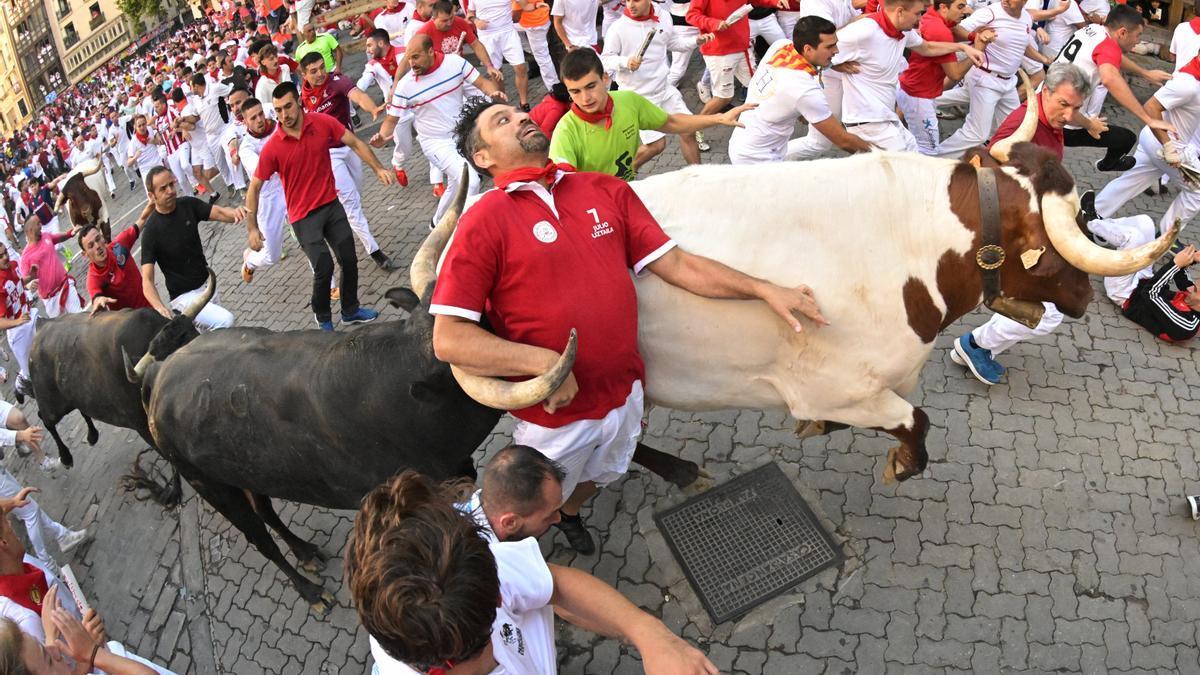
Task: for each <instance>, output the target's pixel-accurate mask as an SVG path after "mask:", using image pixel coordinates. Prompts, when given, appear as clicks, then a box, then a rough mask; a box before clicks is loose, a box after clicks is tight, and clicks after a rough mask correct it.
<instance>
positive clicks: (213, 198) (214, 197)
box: [208, 192, 221, 206]
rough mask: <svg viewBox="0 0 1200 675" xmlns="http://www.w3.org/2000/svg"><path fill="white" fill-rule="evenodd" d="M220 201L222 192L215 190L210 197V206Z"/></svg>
mask: <svg viewBox="0 0 1200 675" xmlns="http://www.w3.org/2000/svg"><path fill="white" fill-rule="evenodd" d="M219 201H221V193H220V192H214V193H212V196H211V197H209V198H208V204H209V206H212V205H213V204H216V203H217V202H219Z"/></svg>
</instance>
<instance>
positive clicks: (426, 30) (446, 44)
mask: <svg viewBox="0 0 1200 675" xmlns="http://www.w3.org/2000/svg"><path fill="white" fill-rule="evenodd" d="M417 32H418V33H421V34H423V35H428V36H429V39H430V40H433V48H434V50H435V51H439V52H441V53H443V54H460V53H462V46H463V44H469V45H470V44H475V40H476V39H477V38H476V37H475V26H472V25H471V24H470V22H468V21H467V20H466V19H464V18H462V17H461V16H456V17H454V20H453V21H452V22H451V23H450V30H447V31H440V30H438V29H437V26H435V25H433V22H432V21H426V22H425V25H424V26H421V27H420V28H418V29H417Z"/></svg>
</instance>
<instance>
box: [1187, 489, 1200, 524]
mask: <svg viewBox="0 0 1200 675" xmlns="http://www.w3.org/2000/svg"><path fill="white" fill-rule="evenodd" d="M1187 501H1188V506H1190V507H1192V520H1200V495H1196V496H1191V497H1188V498H1187Z"/></svg>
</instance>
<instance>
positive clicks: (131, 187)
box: [129, 181, 137, 190]
mask: <svg viewBox="0 0 1200 675" xmlns="http://www.w3.org/2000/svg"><path fill="white" fill-rule="evenodd" d="M129 189H130V190H136V189H137V183H136V182H134V181H129Z"/></svg>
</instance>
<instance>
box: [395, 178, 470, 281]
mask: <svg viewBox="0 0 1200 675" xmlns="http://www.w3.org/2000/svg"><path fill="white" fill-rule="evenodd" d="M470 170H471V167H470V166H469V165H467V164H463V169H462V177H461V179H460V180H459V181H458V192H456V193H455V194H454V202H453V203H452V204H451V205H450V208H449V209H446V213H445V215H443V216H442V220H441V221H440V222H439V223H438V224H437V226H436V227H434V228H433V231H432V232H430V233H429V235H428V236H427V237H425V241H423V242H421V247H420V248H418V249H417V253H416V254H415V255H414V256H413V260H412V264H411V265H409V267H408V279H409V282H410V283H411V285H412V289H413V292H414V293H416V294H417V297H418V298H424V297H425V291H427V290H429V288H430V286H432V285H433V282H434V280H435V279H437V264H438V258H441V257H442V250H443V249H445V248H446V243H447V242H449V241H450V235H451V234H453V233H454V228H455V227H457V226H458V217H459V216H461V215H462V212H463V207H464V206H465V205H466V203H467V184H468V179H469V177H470V174H469V173H468V172H469V171H470Z"/></svg>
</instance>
